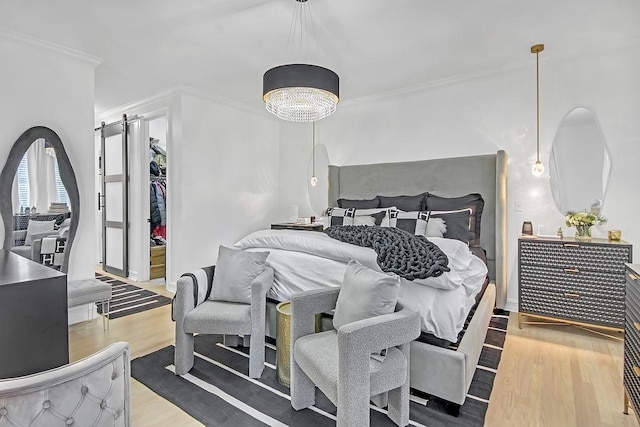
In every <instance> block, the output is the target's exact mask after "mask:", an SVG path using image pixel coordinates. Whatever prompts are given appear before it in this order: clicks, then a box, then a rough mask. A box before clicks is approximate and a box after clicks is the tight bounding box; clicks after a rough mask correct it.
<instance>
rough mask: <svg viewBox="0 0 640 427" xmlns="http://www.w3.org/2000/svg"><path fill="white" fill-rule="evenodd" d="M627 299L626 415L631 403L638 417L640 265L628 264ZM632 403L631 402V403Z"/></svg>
mask: <svg viewBox="0 0 640 427" xmlns="http://www.w3.org/2000/svg"><path fill="white" fill-rule="evenodd" d="M626 279H627V297H626V302H627V304H626V307H627V308H626V314H625V318H626V319H625V327H624V372H623V375H622V378H623V383H624V413H625V414H628V413H629V403H631V405H632V406H633V409H634V412H635V414H636V417H637V418H639V421H640V417H638V411H639V410H640V264H627V271H626ZM629 401H631V402H629Z"/></svg>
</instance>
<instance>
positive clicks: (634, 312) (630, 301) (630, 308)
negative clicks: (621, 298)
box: [626, 282, 640, 322]
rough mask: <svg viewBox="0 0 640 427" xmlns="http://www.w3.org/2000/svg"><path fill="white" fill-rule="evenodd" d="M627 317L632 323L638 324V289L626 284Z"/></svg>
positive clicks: (639, 291)
mask: <svg viewBox="0 0 640 427" xmlns="http://www.w3.org/2000/svg"><path fill="white" fill-rule="evenodd" d="M626 301H627V302H626V304H627V317H628V318H629V319H630V320H631V321H632V322H640V289H639V288H638V287H636V285H635V284H629V283H628V282H627V300H626Z"/></svg>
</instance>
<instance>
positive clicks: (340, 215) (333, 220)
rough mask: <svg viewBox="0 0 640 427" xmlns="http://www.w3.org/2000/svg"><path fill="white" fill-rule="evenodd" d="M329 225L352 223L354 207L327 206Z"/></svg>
mask: <svg viewBox="0 0 640 427" xmlns="http://www.w3.org/2000/svg"><path fill="white" fill-rule="evenodd" d="M327 214H328V215H329V226H333V225H353V223H354V218H355V216H356V208H329V210H328V211H327Z"/></svg>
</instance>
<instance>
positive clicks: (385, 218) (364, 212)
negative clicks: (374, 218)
mask: <svg viewBox="0 0 640 427" xmlns="http://www.w3.org/2000/svg"><path fill="white" fill-rule="evenodd" d="M393 209H395V207H393V208H371V209H356V218H357V217H359V216H364V215H374V214H377V213H380V212H384V216H383V217H382V222H381V223H380V227H389V216H390V213H391V210H393Z"/></svg>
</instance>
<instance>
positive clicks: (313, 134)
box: [309, 122, 318, 187]
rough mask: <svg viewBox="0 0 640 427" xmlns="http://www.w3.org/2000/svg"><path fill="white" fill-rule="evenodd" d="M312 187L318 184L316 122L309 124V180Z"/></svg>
mask: <svg viewBox="0 0 640 427" xmlns="http://www.w3.org/2000/svg"><path fill="white" fill-rule="evenodd" d="M309 182H310V183H311V186H312V187H315V186H316V184H318V178H317V177H316V122H311V180H310V181H309Z"/></svg>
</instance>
